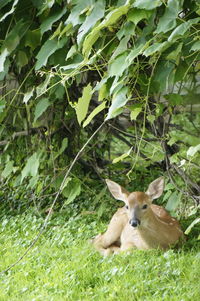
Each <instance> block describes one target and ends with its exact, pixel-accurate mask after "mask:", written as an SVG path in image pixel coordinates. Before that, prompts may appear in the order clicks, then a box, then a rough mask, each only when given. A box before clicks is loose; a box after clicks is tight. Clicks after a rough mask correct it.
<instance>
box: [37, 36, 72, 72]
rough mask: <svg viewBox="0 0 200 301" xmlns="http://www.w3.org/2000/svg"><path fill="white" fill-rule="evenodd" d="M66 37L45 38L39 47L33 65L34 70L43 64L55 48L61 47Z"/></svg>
mask: <svg viewBox="0 0 200 301" xmlns="http://www.w3.org/2000/svg"><path fill="white" fill-rule="evenodd" d="M67 39H68V38H67V37H65V38H63V39H62V40H59V41H57V40H46V42H45V43H44V44H43V46H42V47H41V49H40V51H39V52H38V54H37V56H36V58H37V63H36V65H35V70H38V69H40V68H41V67H42V66H45V65H46V63H47V61H48V58H49V57H50V55H52V54H53V53H54V52H55V51H56V50H58V49H60V48H62V47H63V46H64V45H65V44H66V42H67Z"/></svg>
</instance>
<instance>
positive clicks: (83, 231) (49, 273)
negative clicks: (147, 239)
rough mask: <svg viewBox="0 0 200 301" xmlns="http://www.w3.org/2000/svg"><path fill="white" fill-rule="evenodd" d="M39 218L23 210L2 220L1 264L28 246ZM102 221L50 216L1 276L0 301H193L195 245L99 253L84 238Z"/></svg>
mask: <svg viewBox="0 0 200 301" xmlns="http://www.w3.org/2000/svg"><path fill="white" fill-rule="evenodd" d="M42 222H43V220H42V219H41V218H36V217H35V216H34V215H33V214H30V213H26V214H25V213H24V214H22V215H20V216H15V217H4V218H3V219H2V220H1V222H0V223H1V234H0V245H1V249H0V258H1V262H0V269H1V270H3V269H5V268H6V267H7V266H8V265H10V264H12V263H13V262H14V261H15V260H17V259H18V257H19V256H20V255H21V254H22V253H23V251H24V250H25V249H26V248H27V247H28V246H29V244H30V242H31V240H32V239H33V238H34V237H35V236H36V234H37V232H38V230H39V227H40V225H41V224H42ZM104 228H105V225H104V224H102V223H100V221H96V217H95V216H93V215H91V216H81V215H80V216H77V217H73V218H71V219H69V220H68V221H67V218H65V217H64V216H63V215H61V216H58V217H54V218H53V220H52V221H51V222H50V224H49V225H48V229H47V231H46V232H45V233H44V234H43V235H42V237H41V239H40V240H39V241H38V243H37V245H35V246H34V248H33V249H32V250H31V251H30V253H28V255H27V256H26V257H25V258H24V259H23V260H22V261H21V262H20V263H19V264H17V265H16V266H15V267H14V268H13V269H12V270H10V271H9V272H7V273H4V274H2V275H1V278H0V287H1V290H0V301H4V300H9V301H14V300H16V301H20V300H26V301H29V300H32V301H36V300H45V301H46V300H53V301H54V300H67V301H70V300H75V301H78V300H80V301H87V300H94V301H101V300H106V301H111V300H113V301H115V300H117V301H118V300H121V301H125V300H130V301H132V300H146V301H151V300H152V301H153V300H154V301H159V300H162V301H163V300H166V301H169V300H170V301H175V300H176V301H187V300H193V301H198V300H199V298H200V250H199V246H197V245H196V246H195V240H194V246H193V247H187V244H188V243H186V247H184V249H181V250H179V251H175V250H169V251H167V252H162V251H159V250H149V251H139V250H138V251H133V252H132V253H131V254H130V255H128V254H125V253H124V254H120V255H116V256H110V257H107V258H103V257H101V256H100V255H99V254H98V253H97V252H95V251H94V250H93V248H92V247H91V246H90V244H89V243H88V242H87V241H88V239H89V238H90V237H92V236H93V235H95V234H97V233H98V232H99V230H103V229H104Z"/></svg>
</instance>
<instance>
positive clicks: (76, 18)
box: [65, 0, 95, 27]
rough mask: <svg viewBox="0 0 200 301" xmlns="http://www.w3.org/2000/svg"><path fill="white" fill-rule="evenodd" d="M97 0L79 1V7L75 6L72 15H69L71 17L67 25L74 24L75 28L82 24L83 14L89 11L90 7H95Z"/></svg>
mask: <svg viewBox="0 0 200 301" xmlns="http://www.w3.org/2000/svg"><path fill="white" fill-rule="evenodd" d="M94 3H95V0H81V1H77V5H75V6H74V7H73V8H72V10H71V13H70V15H69V17H68V18H67V20H66V22H65V25H66V24H69V23H72V25H73V27H75V26H76V25H78V24H81V23H82V21H81V18H80V16H81V14H82V13H83V12H85V11H87V10H89V8H90V7H92V5H94Z"/></svg>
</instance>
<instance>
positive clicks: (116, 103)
mask: <svg viewBox="0 0 200 301" xmlns="http://www.w3.org/2000/svg"><path fill="white" fill-rule="evenodd" d="M127 93H128V88H127V87H123V88H122V89H121V90H119V91H118V92H117V93H115V94H114V95H113V99H112V104H111V106H110V108H109V111H108V116H107V117H106V120H109V119H111V118H113V117H114V115H115V112H116V111H117V110H118V109H120V108H122V107H123V106H124V105H125V104H126V103H127V101H128V98H127V96H126V95H127Z"/></svg>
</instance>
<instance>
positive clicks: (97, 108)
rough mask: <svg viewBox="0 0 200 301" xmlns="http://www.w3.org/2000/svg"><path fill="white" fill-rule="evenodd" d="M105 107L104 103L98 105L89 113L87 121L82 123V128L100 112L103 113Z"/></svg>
mask: <svg viewBox="0 0 200 301" xmlns="http://www.w3.org/2000/svg"><path fill="white" fill-rule="evenodd" d="M105 107H106V102H105V101H104V102H102V103H101V104H100V105H98V106H97V107H96V108H95V109H94V110H93V111H92V112H91V113H90V115H89V116H88V117H87V119H86V120H85V121H84V123H83V127H86V126H87V125H88V124H89V123H90V122H91V121H92V119H93V118H94V117H95V116H96V115H97V114H99V113H100V112H101V111H103V110H104V109H105Z"/></svg>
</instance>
